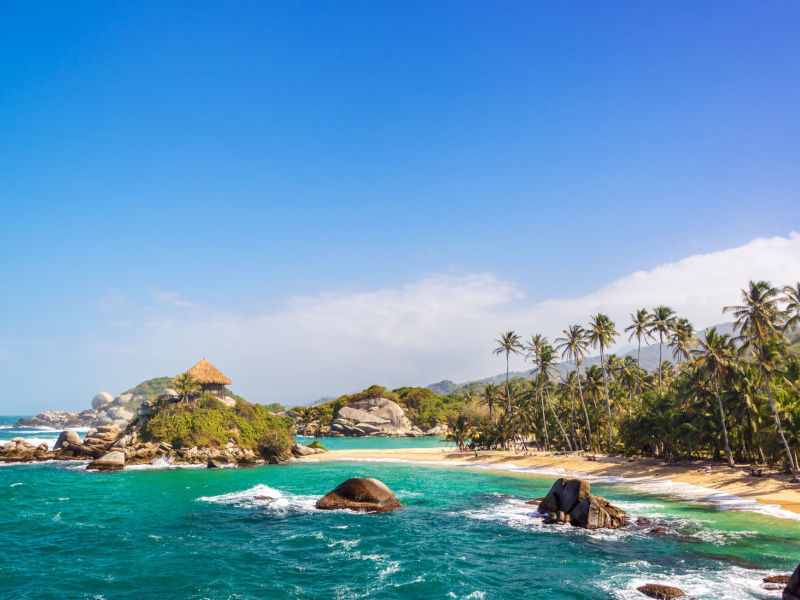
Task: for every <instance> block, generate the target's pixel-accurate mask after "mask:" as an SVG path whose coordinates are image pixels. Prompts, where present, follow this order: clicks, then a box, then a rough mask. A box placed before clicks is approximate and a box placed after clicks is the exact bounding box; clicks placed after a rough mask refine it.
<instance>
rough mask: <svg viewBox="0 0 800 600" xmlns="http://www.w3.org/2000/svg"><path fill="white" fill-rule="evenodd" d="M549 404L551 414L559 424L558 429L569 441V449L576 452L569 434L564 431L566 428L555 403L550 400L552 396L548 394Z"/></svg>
mask: <svg viewBox="0 0 800 600" xmlns="http://www.w3.org/2000/svg"><path fill="white" fill-rule="evenodd" d="M547 404H549V405H550V412H552V413H553V416H554V417H555V418H556V423H558V428H559V429H560V430H561V435H563V436H564V439H565V440H567V445H568V446H569V449H570V450H574V448H573V447H572V442H571V441H570V440H569V436H568V435H567V432H566V431H564V426H563V425H561V419H559V418H558V414H557V413H556V409H555V408H553V401H552V400H551V399H550V394H549V393H548V394H547Z"/></svg>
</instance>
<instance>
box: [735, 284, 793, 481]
mask: <svg viewBox="0 0 800 600" xmlns="http://www.w3.org/2000/svg"><path fill="white" fill-rule="evenodd" d="M741 293H742V302H743V303H742V304H740V305H738V306H726V307H725V308H724V309H723V312H730V313H732V314H733V317H734V319H735V321H734V327H736V328H737V329H738V330H739V336H738V339H739V340H740V341H741V342H742V346H741V349H742V351H747V350H749V351H750V352H751V354H752V356H753V358H754V359H755V361H756V363H757V364H758V367H759V370H760V371H761V377H762V379H763V381H764V385H765V386H766V388H767V398H768V399H769V404H770V407H771V408H772V417H773V419H774V420H775V428H776V430H777V432H778V438H779V439H780V440H781V442H782V443H783V447H784V449H785V450H786V458H787V460H788V462H789V468H790V469H791V471H792V481H793V482H797V481H798V478H797V465H796V464H795V461H794V456H793V455H792V450H791V448H790V447H789V443H788V442H787V441H786V436H785V435H784V434H783V425H782V424H781V417H780V414H778V407H777V406H776V405H775V399H774V398H773V397H772V386H771V385H770V377H771V374H772V373H771V371H772V364H771V360H770V358H771V356H770V351H771V350H772V349H773V348H774V340H776V339H780V338H782V337H783V336H782V335H781V334H780V332H779V329H780V328H781V326H782V325H783V324H782V323H781V319H782V316H783V315H782V314H781V311H780V309H779V307H778V290H777V289H776V288H774V287H772V286H771V285H770V284H769V282H767V281H751V282H750V283H749V285H748V288H747V289H743V290H742V291H741Z"/></svg>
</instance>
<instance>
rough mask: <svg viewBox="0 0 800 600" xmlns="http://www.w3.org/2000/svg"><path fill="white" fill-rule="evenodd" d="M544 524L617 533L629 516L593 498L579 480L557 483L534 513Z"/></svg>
mask: <svg viewBox="0 0 800 600" xmlns="http://www.w3.org/2000/svg"><path fill="white" fill-rule="evenodd" d="M537 510H538V512H540V513H541V514H543V515H546V517H545V522H546V523H567V522H569V523H570V525H572V526H573V527H583V528H585V529H601V528H608V529H617V528H619V527H622V526H624V525H626V524H627V519H628V515H627V514H626V513H625V511H624V510H622V509H621V508H617V507H616V506H613V505H612V504H611V503H610V502H609V501H608V500H606V499H605V498H603V497H602V496H592V494H591V485H590V484H589V482H588V481H583V480H581V479H566V478H564V477H562V478H561V479H557V480H556V482H555V483H554V484H553V486H552V487H551V488H550V491H549V492H548V493H547V496H545V497H544V499H542V501H541V502H540V503H539V508H538V509H537Z"/></svg>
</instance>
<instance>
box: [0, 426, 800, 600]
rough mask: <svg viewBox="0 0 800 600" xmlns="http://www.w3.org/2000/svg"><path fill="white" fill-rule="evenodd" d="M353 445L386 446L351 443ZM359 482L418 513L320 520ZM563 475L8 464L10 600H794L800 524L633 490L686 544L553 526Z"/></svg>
mask: <svg viewBox="0 0 800 600" xmlns="http://www.w3.org/2000/svg"><path fill="white" fill-rule="evenodd" d="M0 431H3V430H0ZM348 441H350V442H353V443H354V444H356V443H357V444H361V445H362V446H363V445H364V444H367V443H369V440H339V439H337V440H336V442H339V443H345V442H348ZM413 441H417V440H413ZM372 442H373V443H387V440H382V439H381V440H372ZM388 443H393V442H388ZM352 476H374V477H378V478H379V479H381V480H383V481H384V482H386V483H387V484H388V485H389V486H390V487H391V488H392V489H393V490H394V491H395V492H396V494H397V495H398V497H399V498H400V500H401V502H402V503H403V504H404V508H403V509H402V510H399V511H397V512H394V513H389V514H381V515H362V514H354V513H349V512H344V511H337V512H325V511H316V510H314V508H313V506H314V502H315V501H316V499H317V498H318V497H319V496H321V495H322V494H324V493H326V492H327V491H329V490H330V489H332V488H333V487H334V486H336V485H337V484H338V483H340V482H341V481H342V480H344V479H346V478H348V477H352ZM552 480H553V477H552V476H551V477H529V476H526V477H520V476H514V475H510V474H503V473H498V472H492V471H486V470H476V469H466V468H459V467H439V466H436V467H419V466H413V465H407V464H391V463H373V462H324V463H302V464H291V465H287V466H264V467H256V468H252V469H223V470H207V469H161V470H157V469H143V470H126V471H123V472H115V473H96V472H94V473H93V472H87V471H86V470H85V469H84V465H83V464H82V463H67V464H65V463H60V464H28V465H9V466H2V467H0V492H1V493H2V504H1V505H0V506H1V507H2V508H0V544H2V548H3V550H4V552H3V560H2V563H0V564H1V565H2V566H0V597H3V598H6V597H8V598H30V599H37V600H38V599H42V598H56V597H58V598H64V599H70V598H82V599H83V598H86V599H107V600H112V599H113V600H116V599H131V600H133V599H136V600H140V599H142V598H159V599H161V600H169V599H197V600H200V599H213V600H223V599H225V600H233V599H237V600H245V599H248V600H249V599H253V600H255V599H273V598H296V599H323V598H334V599H336V598H338V599H350V598H353V599H355V598H375V599H381V598H386V599H388V598H392V599H394V598H403V599H406V598H408V599H425V600H430V599H432V598H456V599H458V598H464V599H466V598H470V599H484V600H489V599H501V598H504V599H505V598H515V599H519V598H542V599H546V598H547V599H549V598H553V599H589V598H593V599H594V598H637V597H639V598H641V596H639V595H638V593H637V592H635V591H634V590H633V588H634V587H635V586H636V585H639V584H641V583H644V582H648V581H661V582H669V583H672V584H674V585H678V586H679V587H682V588H683V589H684V590H686V591H687V592H692V593H694V594H696V595H697V597H698V598H729V599H734V598H735V599H741V598H765V599H766V598H778V597H779V595H778V594H776V593H775V592H768V591H765V590H762V589H760V581H761V578H762V577H763V576H765V575H767V574H773V573H782V572H788V571H789V570H791V569H792V568H793V567H794V566H795V565H796V564H797V561H798V560H800V522H798V521H791V520H782V519H776V518H774V517H770V516H766V515H761V514H754V513H746V512H739V511H730V510H728V511H725V510H716V509H714V508H710V507H706V506H703V505H699V504H691V503H688V502H680V501H675V500H669V499H666V498H662V497H658V496H652V495H647V494H643V493H638V492H635V491H632V490H631V489H629V488H626V487H624V486H616V485H610V486H601V485H593V490H594V491H596V492H597V493H601V494H603V495H605V496H606V497H608V498H610V499H611V500H613V501H614V502H615V503H617V504H619V505H621V506H622V507H624V508H625V509H627V510H628V511H629V512H631V513H632V514H633V515H637V516H638V515H641V516H649V517H653V518H659V519H662V520H663V521H664V522H665V524H666V527H667V529H668V530H669V531H670V533H669V535H667V536H658V537H656V536H651V535H647V534H646V533H644V532H641V531H613V532H586V531H580V530H576V529H573V528H571V527H551V526H544V525H542V523H541V521H540V520H539V519H535V518H533V517H532V516H531V513H532V507H531V506H530V505H527V504H525V503H524V501H525V500H526V499H529V498H534V497H538V496H540V495H542V494H544V493H545V492H546V491H547V489H549V487H550V484H551V483H552ZM503 494H505V495H507V496H503ZM257 496H269V497H271V498H274V500H265V499H259V498H257Z"/></svg>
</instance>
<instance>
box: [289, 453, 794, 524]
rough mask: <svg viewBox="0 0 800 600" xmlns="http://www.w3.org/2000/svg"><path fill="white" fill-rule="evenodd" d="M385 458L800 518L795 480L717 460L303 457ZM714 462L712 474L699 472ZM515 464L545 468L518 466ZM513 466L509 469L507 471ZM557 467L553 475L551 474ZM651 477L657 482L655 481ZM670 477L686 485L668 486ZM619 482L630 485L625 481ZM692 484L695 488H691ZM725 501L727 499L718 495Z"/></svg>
mask: <svg viewBox="0 0 800 600" xmlns="http://www.w3.org/2000/svg"><path fill="white" fill-rule="evenodd" d="M370 459H371V460H387V461H410V462H417V463H423V464H424V463H443V464H452V465H453V466H483V467H486V468H491V467H496V468H497V469H498V470H500V469H502V470H504V471H506V472H508V473H510V474H516V475H520V476H541V475H548V474H550V475H553V476H558V475H559V474H560V473H561V471H563V473H564V474H567V475H578V476H579V475H580V474H587V475H590V476H593V477H611V478H617V477H624V478H626V480H630V483H631V484H632V485H635V486H637V487H640V486H641V487H643V488H644V489H645V490H649V491H653V492H654V493H668V490H670V488H671V487H674V488H675V491H676V492H677V493H676V494H675V495H679V496H683V497H693V498H695V499H698V500H706V499H708V498H709V496H710V495H711V493H717V494H720V495H722V494H725V495H730V496H737V497H738V498H741V499H743V500H744V501H747V502H757V503H760V504H764V505H771V506H777V507H780V508H781V509H783V510H786V511H790V512H791V513H794V514H795V515H797V516H798V517H800V484H792V483H790V482H789V481H788V478H786V477H783V476H770V477H752V476H750V475H749V474H748V469H747V468H745V467H735V468H733V469H730V468H728V467H727V466H725V465H722V464H719V463H714V464H711V463H703V462H699V461H698V462H693V463H692V464H676V465H673V464H667V463H665V462H663V461H656V460H650V459H639V460H637V461H636V462H628V459H626V458H620V457H608V456H602V455H598V456H597V460H588V459H587V458H586V457H585V456H583V455H576V454H567V455H548V454H545V453H532V455H530V456H526V455H523V454H521V453H516V454H515V453H514V452H480V453H478V456H477V457H476V456H475V453H473V452H456V451H452V450H449V449H441V448H408V449H402V450H397V449H392V450H332V451H330V452H328V453H326V454H317V455H315V456H313V457H310V458H306V459H304V460H317V461H318V460H370ZM706 465H710V466H711V472H709V473H706V472H699V470H700V469H702V468H703V467H704V466H706ZM515 467H523V468H531V469H537V470H538V469H541V470H542V472H540V473H537V472H535V471H533V470H531V471H527V472H526V471H524V470H514V468H515ZM509 469H510V470H509ZM548 469H549V470H553V472H552V473H548ZM651 480H659V482H658V483H659V485H653V482H652V481H651ZM664 480H669V482H672V483H674V484H688V485H684V486H680V485H678V486H669V485H665V484H664ZM620 483H627V482H621V481H620ZM689 486H696V489H692V488H690V487H689ZM714 500H716V501H718V502H720V503H721V502H724V501H725V500H726V499H725V498H714ZM727 500H729V501H728V502H726V504H728V505H730V504H731V502H730V499H727Z"/></svg>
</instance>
